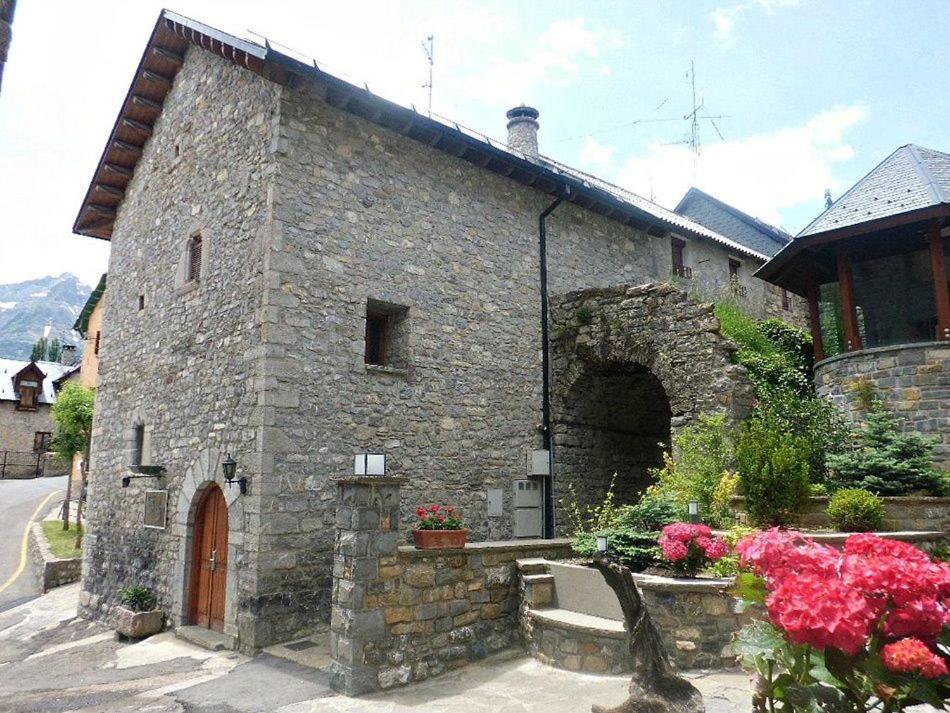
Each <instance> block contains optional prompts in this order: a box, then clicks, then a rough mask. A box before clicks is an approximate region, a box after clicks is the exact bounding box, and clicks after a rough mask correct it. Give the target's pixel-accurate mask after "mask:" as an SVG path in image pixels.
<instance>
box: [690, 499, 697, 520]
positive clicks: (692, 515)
mask: <svg viewBox="0 0 950 713" xmlns="http://www.w3.org/2000/svg"><path fill="white" fill-rule="evenodd" d="M689 521H690V522H691V523H692V524H694V525H695V524H696V523H698V522H699V502H698V501H696V500H690V501H689Z"/></svg>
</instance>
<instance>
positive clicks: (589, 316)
mask: <svg viewBox="0 0 950 713" xmlns="http://www.w3.org/2000/svg"><path fill="white" fill-rule="evenodd" d="M574 317H575V318H576V319H577V321H578V322H579V323H580V324H590V323H591V320H593V319H594V313H593V312H591V309H590V307H588V306H587V305H581V306H580V307H578V308H577V311H576V312H575V313H574Z"/></svg>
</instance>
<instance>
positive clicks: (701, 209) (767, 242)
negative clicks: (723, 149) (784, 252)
mask: <svg viewBox="0 0 950 713" xmlns="http://www.w3.org/2000/svg"><path fill="white" fill-rule="evenodd" d="M674 210H675V211H676V212H677V213H679V214H680V215H683V216H687V217H689V218H691V219H692V220H694V221H696V222H697V223H700V224H702V225H705V226H706V227H707V228H709V229H710V230H715V231H716V232H717V233H720V234H722V235H726V236H728V237H730V238H731V239H733V240H735V241H736V242H737V243H740V244H741V245H744V246H746V247H747V248H749V249H750V250H755V251H757V252H760V253H764V254H766V255H768V256H769V257H771V256H772V255H774V254H775V253H777V252H778V251H779V250H780V249H781V248H782V247H784V246H785V245H786V244H787V243H788V242H789V241H790V240H791V239H792V236H791V235H789V234H788V233H786V232H785V231H784V230H782V229H781V228H776V227H775V226H774V225H769V224H768V223H766V222H765V221H763V220H759V219H758V218H756V217H754V216H751V215H749V214H748V213H743V212H742V211H741V210H739V209H738V208H736V207H735V206H731V205H729V204H728V203H726V202H724V201H721V200H719V199H718V198H715V197H714V196H711V195H709V194H708V193H706V192H705V191H702V190H700V189H699V188H695V187H693V188H690V189H689V190H688V191H687V192H686V194H685V195H684V196H683V197H682V198H681V199H680V202H679V203H677V205H676V208H675V209H674Z"/></svg>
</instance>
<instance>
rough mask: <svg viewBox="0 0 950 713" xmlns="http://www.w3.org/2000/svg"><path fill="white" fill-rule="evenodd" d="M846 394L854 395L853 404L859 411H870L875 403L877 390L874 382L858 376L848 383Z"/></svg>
mask: <svg viewBox="0 0 950 713" xmlns="http://www.w3.org/2000/svg"><path fill="white" fill-rule="evenodd" d="M847 390H848V393H850V394H853V395H854V400H855V403H856V404H857V406H858V408H859V409H862V410H864V411H870V410H871V409H872V408H874V404H876V403H877V401H878V398H877V388H876V387H875V386H874V382H873V381H871V380H870V379H869V378H867V377H866V376H859V377H858V378H856V379H853V380H852V381H851V382H849V383H848V386H847Z"/></svg>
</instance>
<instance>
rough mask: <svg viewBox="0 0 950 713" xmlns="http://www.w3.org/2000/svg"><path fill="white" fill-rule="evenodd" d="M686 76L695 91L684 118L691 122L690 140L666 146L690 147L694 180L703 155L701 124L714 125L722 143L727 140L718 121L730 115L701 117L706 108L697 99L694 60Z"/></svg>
mask: <svg viewBox="0 0 950 713" xmlns="http://www.w3.org/2000/svg"><path fill="white" fill-rule="evenodd" d="M686 76H687V77H688V78H689V83H690V87H691V88H692V90H693V105H692V109H691V110H690V112H689V113H687V114H685V115H684V116H683V119H684V120H686V121H688V122H689V138H687V139H683V140H682V141H671V142H669V143H667V144H666V146H675V145H688V146H689V150H690V153H692V154H693V178H695V177H696V165H697V163H698V162H699V156H700V154H702V149H703V145H702V139H701V137H700V131H699V122H700V121H708V122H709V123H710V124H712V127H713V129H715V130H716V134H718V135H719V138H720V139H721V140H722V141H725V140H726V138H725V137H724V136H723V135H722V132H721V131H720V130H719V126H718V125H717V124H716V119H728V118H729V115H728V114H716V115H709V114H706V115H700V113H699V112H700V110H701V109H703V108H704V107H705V106H706V100H705V99H699V100H698V101H697V99H696V63H695V62H694V61H693V60H690V61H689V72H687V74H686Z"/></svg>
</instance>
